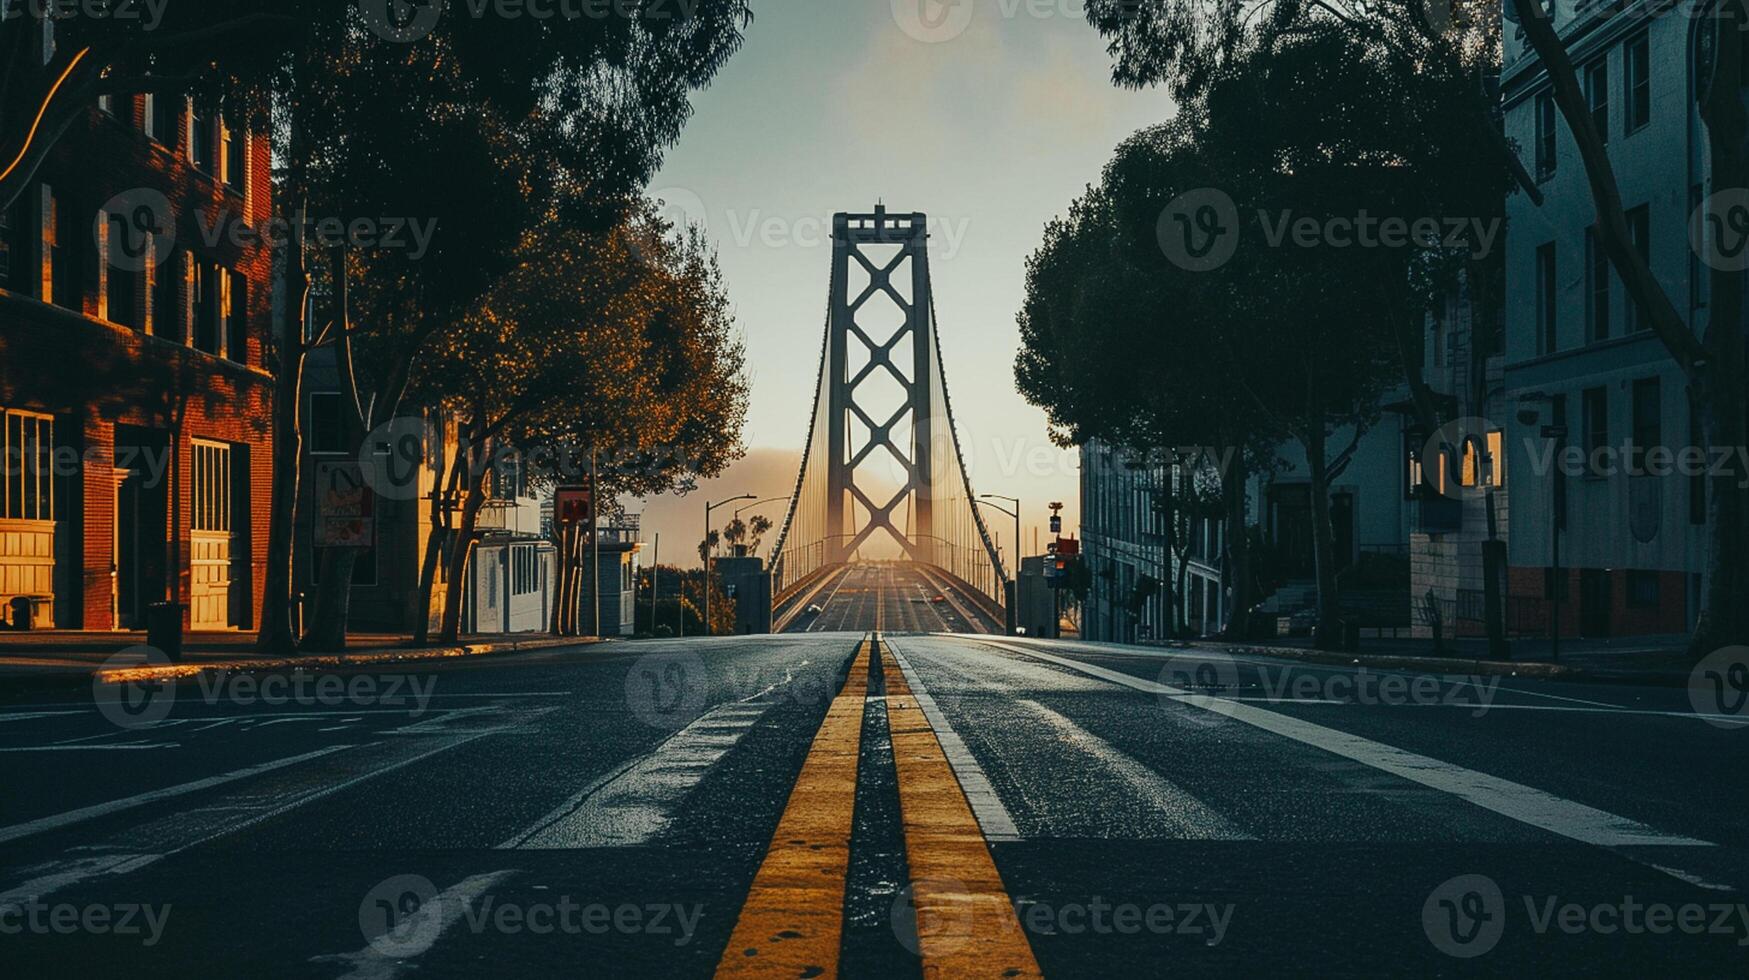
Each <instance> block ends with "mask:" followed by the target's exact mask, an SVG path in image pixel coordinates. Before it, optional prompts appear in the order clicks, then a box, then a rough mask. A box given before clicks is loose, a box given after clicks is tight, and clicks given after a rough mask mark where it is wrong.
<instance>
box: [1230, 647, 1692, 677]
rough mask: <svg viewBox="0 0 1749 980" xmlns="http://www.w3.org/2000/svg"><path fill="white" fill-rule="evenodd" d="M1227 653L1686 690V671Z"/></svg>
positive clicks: (1272, 651) (1285, 651)
mask: <svg viewBox="0 0 1749 980" xmlns="http://www.w3.org/2000/svg"><path fill="white" fill-rule="evenodd" d="M1223 648H1224V649H1225V650H1226V651H1227V652H1228V653H1230V654H1235V655H1241V656H1257V657H1275V658H1277V659H1281V660H1300V661H1304V662H1306V663H1316V664H1329V665H1331V666H1337V667H1355V666H1360V667H1377V668H1384V669H1387V670H1415V671H1422V672H1425V673H1433V674H1456V673H1470V674H1476V675H1481V676H1496V675H1498V676H1502V677H1531V678H1537V679H1539V680H1546V681H1580V682H1590V683H1598V684H1639V685H1642V686H1648V687H1687V686H1688V683H1689V673H1688V672H1687V671H1668V670H1621V669H1612V668H1595V667H1572V666H1568V665H1566V664H1556V663H1549V662H1547V661H1540V660H1519V661H1514V660H1477V659H1474V658H1469V657H1409V656H1402V655H1398V654H1366V653H1353V652H1348V651H1343V650H1307V649H1305V648H1303V647H1269V646H1247V645H1223Z"/></svg>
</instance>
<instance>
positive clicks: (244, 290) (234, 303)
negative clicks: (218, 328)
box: [219, 269, 249, 364]
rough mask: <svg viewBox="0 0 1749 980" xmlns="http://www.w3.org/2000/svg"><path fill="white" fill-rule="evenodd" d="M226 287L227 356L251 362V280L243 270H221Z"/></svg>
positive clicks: (240, 362)
mask: <svg viewBox="0 0 1749 980" xmlns="http://www.w3.org/2000/svg"><path fill="white" fill-rule="evenodd" d="M219 275H220V276H221V277H222V282H223V283H224V287H225V309H224V313H225V337H224V341H225V356H226V357H228V358H230V359H231V360H233V361H236V362H237V363H238V364H247V363H249V341H248V324H249V280H248V279H247V278H246V277H245V276H244V275H243V274H242V273H241V272H233V271H229V270H225V269H220V270H219Z"/></svg>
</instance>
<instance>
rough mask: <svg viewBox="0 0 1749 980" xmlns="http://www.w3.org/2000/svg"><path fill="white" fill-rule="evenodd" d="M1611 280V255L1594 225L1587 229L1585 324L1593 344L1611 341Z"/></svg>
mask: <svg viewBox="0 0 1749 980" xmlns="http://www.w3.org/2000/svg"><path fill="white" fill-rule="evenodd" d="M1609 278H1610V270H1609V255H1608V254H1607V253H1606V252H1604V250H1603V242H1602V241H1601V240H1599V239H1598V237H1597V226H1596V225H1592V226H1591V227H1589V228H1587V229H1585V322H1586V324H1588V325H1589V327H1590V332H1591V340H1592V342H1593V343H1595V342H1597V341H1599V340H1608V339H1609V313H1610V309H1609V292H1610V289H1609Z"/></svg>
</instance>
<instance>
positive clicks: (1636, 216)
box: [1627, 204, 1652, 333]
mask: <svg viewBox="0 0 1749 980" xmlns="http://www.w3.org/2000/svg"><path fill="white" fill-rule="evenodd" d="M1627 219H1628V237H1629V238H1630V239H1631V240H1632V241H1633V245H1634V251H1636V252H1638V253H1640V260H1641V261H1642V262H1645V263H1646V268H1647V269H1650V268H1651V267H1652V211H1651V208H1649V207H1648V206H1647V205H1644V204H1642V205H1640V206H1639V207H1637V208H1629V209H1628V211H1627ZM1632 305H1633V313H1632V314H1631V316H1632V319H1631V320H1630V321H1629V323H1630V325H1631V326H1632V329H1633V330H1634V332H1636V333H1638V332H1640V331H1643V330H1650V329H1652V317H1651V314H1649V313H1647V312H1646V308H1645V306H1643V305H1642V304H1640V303H1633V304H1632Z"/></svg>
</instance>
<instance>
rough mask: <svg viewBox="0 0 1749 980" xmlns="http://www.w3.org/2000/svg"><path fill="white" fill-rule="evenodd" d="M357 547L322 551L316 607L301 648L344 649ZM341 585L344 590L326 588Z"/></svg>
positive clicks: (333, 651)
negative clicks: (339, 583)
mask: <svg viewBox="0 0 1749 980" xmlns="http://www.w3.org/2000/svg"><path fill="white" fill-rule="evenodd" d="M358 555H359V549H357V548H324V549H323V550H322V563H321V564H322V571H321V577H320V582H319V586H320V587H318V588H317V589H316V606H315V609H313V610H312V611H311V613H310V626H309V628H308V629H307V630H306V631H305V632H304V641H303V643H302V645H301V646H302V649H304V650H311V651H316V652H320V653H338V652H339V651H341V650H344V649H346V620H347V618H348V616H350V614H351V611H352V570H353V569H354V568H355V567H357V565H358ZM332 582H343V583H345V585H346V587H345V588H327V587H326V586H328V585H329V583H332Z"/></svg>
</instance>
